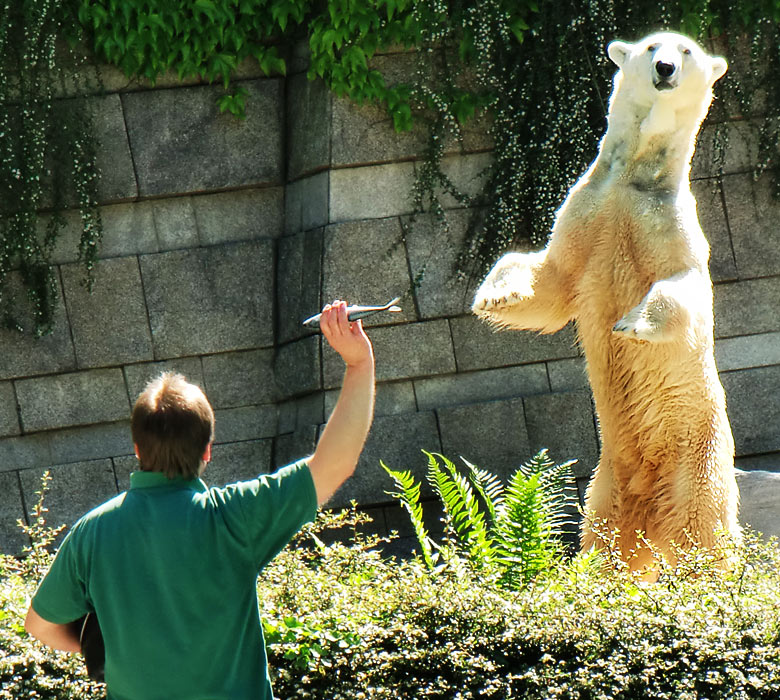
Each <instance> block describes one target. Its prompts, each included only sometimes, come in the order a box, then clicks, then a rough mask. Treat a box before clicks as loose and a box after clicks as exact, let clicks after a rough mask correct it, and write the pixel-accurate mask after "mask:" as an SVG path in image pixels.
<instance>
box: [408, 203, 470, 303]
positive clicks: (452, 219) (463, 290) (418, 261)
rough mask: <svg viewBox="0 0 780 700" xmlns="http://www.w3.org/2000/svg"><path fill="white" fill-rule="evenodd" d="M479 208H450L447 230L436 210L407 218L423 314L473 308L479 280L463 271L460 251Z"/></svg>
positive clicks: (416, 290)
mask: <svg viewBox="0 0 780 700" xmlns="http://www.w3.org/2000/svg"><path fill="white" fill-rule="evenodd" d="M475 216H477V212H475V211H474V210H472V209H454V210H452V211H448V212H447V225H448V226H449V230H447V229H446V228H445V227H444V225H443V224H442V223H440V222H438V221H436V218H435V217H434V216H433V215H432V214H423V215H419V216H416V217H414V218H412V219H407V220H405V222H404V225H405V227H406V236H405V238H406V249H407V252H408V255H409V267H410V268H411V274H412V278H413V280H414V287H413V293H414V298H415V300H416V302H417V308H418V309H419V310H420V317H421V318H436V317H441V316H456V315H458V314H465V313H470V312H471V302H472V301H473V299H474V292H475V291H476V288H477V286H478V285H479V280H477V279H476V278H474V277H473V276H471V277H466V276H464V275H461V274H459V272H458V270H457V262H458V254H459V253H460V252H461V250H462V248H463V244H464V241H465V239H466V231H467V229H468V226H469V224H470V223H471V221H472V219H473V217H475Z"/></svg>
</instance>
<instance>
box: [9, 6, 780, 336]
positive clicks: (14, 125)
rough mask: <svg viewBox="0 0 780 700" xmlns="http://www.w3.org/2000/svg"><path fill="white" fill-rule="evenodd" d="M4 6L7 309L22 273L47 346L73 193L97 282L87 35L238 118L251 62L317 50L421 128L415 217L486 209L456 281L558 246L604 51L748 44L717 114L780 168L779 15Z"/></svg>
mask: <svg viewBox="0 0 780 700" xmlns="http://www.w3.org/2000/svg"><path fill="white" fill-rule="evenodd" d="M0 7H2V14H0V188H2V192H3V193H4V195H5V196H4V197H3V199H2V202H0V212H2V219H1V220H0V225H1V226H2V229H1V230H0V233H1V234H2V245H1V246H0V294H1V295H2V303H1V306H2V309H1V310H2V313H3V318H4V319H5V322H6V324H7V325H9V324H10V325H18V321H17V320H16V315H15V314H14V313H12V311H13V309H12V307H13V303H12V302H13V298H12V297H11V295H10V292H9V291H8V289H9V284H8V282H9V277H8V276H9V273H10V272H11V271H12V270H19V272H20V274H21V277H22V279H23V281H24V284H25V286H26V288H27V291H28V296H29V297H30V300H31V301H32V305H33V307H34V317H35V324H34V325H35V328H36V330H37V332H45V331H46V330H48V329H49V328H50V327H51V322H52V318H53V310H54V304H55V302H56V294H55V292H56V282H55V277H54V274H53V269H52V267H51V265H50V263H49V261H50V255H51V251H52V249H53V246H54V243H55V241H56V238H57V234H58V232H59V231H60V229H61V227H62V220H61V218H59V217H58V216H56V215H55V216H52V217H50V221H49V223H48V225H47V226H46V227H42V226H41V219H40V217H39V212H41V211H43V210H52V211H58V210H61V209H62V208H64V207H66V206H68V205H72V202H71V200H72V199H73V197H74V195H75V198H76V199H77V200H78V206H79V210H80V212H81V217H82V224H83V236H82V243H81V249H80V252H81V257H82V258H83V259H84V261H85V263H86V265H87V270H88V271H91V268H92V265H93V264H94V260H95V257H96V254H97V243H98V241H99V238H100V230H101V229H100V219H99V215H98V209H97V204H96V202H97V199H96V194H95V193H96V182H97V172H96V167H95V156H94V153H95V148H94V140H93V138H94V137H92V136H91V130H90V125H89V124H90V122H89V120H88V119H85V118H84V113H83V112H84V109H83V105H79V104H78V102H77V101H74V100H62V99H57V95H58V92H57V84H58V83H62V82H63V80H64V73H63V69H61V68H60V65H61V54H62V53H63V52H64V53H65V54H68V55H69V60H70V61H71V62H72V61H73V56H72V52H69V51H68V50H67V48H65V49H62V48H61V47H59V50H58V45H57V42H56V41H55V39H56V37H57V36H58V35H60V34H63V33H64V34H65V35H68V36H71V37H83V38H84V39H85V40H86V41H87V43H88V44H89V45H90V47H91V49H92V51H93V52H94V54H95V56H96V57H97V58H98V59H99V60H103V61H108V62H110V63H113V64H116V65H117V66H119V67H121V68H122V70H124V71H125V73H126V74H127V75H128V76H133V77H142V78H145V79H147V80H149V81H150V82H152V83H154V81H156V80H157V79H158V78H159V77H160V76H161V75H162V74H164V73H167V72H174V73H175V74H177V75H178V76H179V78H180V79H183V78H197V79H200V80H204V81H207V82H220V83H221V84H222V86H223V88H224V93H223V94H222V95H221V96H220V97H219V100H218V103H219V107H220V109H221V110H222V111H227V112H231V113H232V114H235V115H236V116H239V117H240V116H243V115H244V113H245V110H246V108H247V105H246V100H247V96H248V92H247V91H246V90H245V89H244V88H242V87H241V86H240V84H238V85H236V84H234V82H233V80H234V77H235V75H236V71H237V70H238V69H239V67H240V65H241V64H242V62H244V61H245V60H247V59H254V60H256V61H257V62H258V63H259V65H260V67H261V68H262V70H264V71H265V72H266V73H267V74H272V73H274V74H285V73H286V69H287V56H288V55H289V53H290V51H291V50H292V48H293V47H294V46H295V44H296V43H297V42H299V41H300V40H301V39H305V40H307V41H308V47H309V52H310V63H309V70H308V75H309V77H310V78H311V79H315V78H321V79H323V80H324V81H325V82H326V84H327V85H328V86H329V88H330V89H331V90H332V91H333V92H334V93H335V94H336V95H339V96H345V97H348V98H350V99H352V100H354V101H356V102H358V103H364V102H376V103H379V104H382V105H384V106H385V108H386V109H387V110H388V112H389V114H390V116H391V117H392V120H393V123H394V125H395V128H396V129H397V130H399V131H404V130H408V129H411V128H413V127H414V126H415V124H417V123H419V122H423V123H424V124H425V125H426V126H425V128H426V129H427V134H428V146H427V148H426V150H425V153H423V154H421V162H420V164H419V168H418V178H417V182H416V184H415V188H414V191H413V193H412V196H413V198H414V206H415V209H416V210H417V211H418V212H422V211H431V212H433V214H434V215H435V216H436V218H437V219H438V220H439V221H441V222H442V223H444V225H446V213H445V211H444V208H443V205H442V204H441V196H442V194H443V193H448V194H450V195H452V196H454V197H455V198H456V200H457V201H459V202H461V203H462V204H463V205H465V206H473V205H477V204H478V205H485V207H484V211H485V213H484V215H483V216H481V217H480V219H479V225H478V224H477V220H476V219H475V222H474V224H473V225H472V227H471V230H470V231H469V235H468V237H467V240H466V243H465V246H464V249H463V251H462V253H461V257H460V268H461V270H473V269H474V267H475V266H481V267H484V266H486V265H488V264H490V263H492V262H493V261H494V260H495V258H496V256H497V255H498V254H500V253H501V252H502V251H503V250H505V249H506V248H508V247H510V246H517V245H523V244H525V245H527V244H529V243H530V244H532V245H539V244H541V243H543V242H544V241H545V240H546V238H547V235H548V233H549V231H550V228H551V225H552V222H553V217H554V214H555V211H556V210H557V209H558V207H559V205H560V203H561V201H562V200H563V197H564V196H565V193H566V192H567V190H568V189H569V188H570V187H571V185H572V184H573V182H574V181H575V180H576V179H577V177H579V175H580V174H581V173H582V172H583V171H584V169H585V168H586V167H587V165H588V163H589V162H590V161H591V160H592V159H593V157H594V156H595V153H596V149H597V146H598V142H599V139H600V136H601V134H602V133H603V129H604V123H605V120H604V119H605V114H606V102H607V99H608V96H609V91H610V80H611V76H612V74H613V72H614V67H613V66H612V65H610V64H609V61H608V59H607V58H606V54H605V46H606V44H607V43H608V42H609V41H610V40H611V39H613V38H616V37H620V38H623V39H627V40H632V39H637V38H639V37H641V36H642V35H644V34H646V33H648V32H650V31H655V30H659V29H670V30H676V31H681V32H683V33H686V34H689V35H691V36H694V37H695V38H697V39H698V40H699V41H701V42H703V43H705V44H707V43H708V42H710V41H711V39H712V38H713V37H720V36H726V37H727V40H728V42H729V44H730V52H733V53H734V55H738V54H742V53H743V52H744V47H742V46H739V47H738V46H737V42H738V41H740V40H742V41H744V37H745V36H747V37H749V41H750V47H749V53H750V65H749V66H748V70H747V71H745V75H743V76H741V77H740V80H731V81H729V80H725V81H723V84H722V85H720V84H719V85H718V86H717V91H718V95H719V96H720V97H722V98H724V99H722V100H720V101H719V102H716V104H715V106H714V108H713V112H712V115H713V117H714V120H715V121H718V120H720V121H723V120H724V119H726V118H727V115H726V113H725V110H724V108H723V106H722V105H723V102H726V103H727V104H729V105H731V106H733V105H737V108H738V110H739V111H740V113H741V115H742V116H743V117H746V118H747V117H750V118H755V117H759V119H758V120H757V123H759V124H760V127H759V137H758V150H759V154H758V155H759V157H758V166H757V173H760V172H763V171H765V170H776V169H777V166H778V158H780V155H779V154H778V149H777V143H778V142H779V141H780V3H778V2H777V0H666V2H664V3H663V4H661V5H658V4H652V3H651V4H648V3H636V2H627V1H626V0H564V1H563V2H558V1H557V0H449V1H448V2H445V1H444V0H323V1H322V2H317V3H315V2H313V1H312V0H195V1H194V2H191V3H171V2H168V1H167V0H15V2H13V3H12V2H11V0H0ZM19 38H21V40H19ZM388 51H411V52H413V55H414V62H415V70H414V72H413V75H410V76H409V77H408V79H407V80H406V81H404V82H396V83H393V82H392V81H391V80H390V78H389V76H387V75H384V74H383V73H382V72H381V71H380V70H379V69H378V68H377V65H379V64H378V63H377V62H376V61H375V57H376V56H377V54H378V53H380V52H388ZM85 92H88V91H86V90H85ZM757 95H759V96H760V99H761V102H759V100H758V98H757V97H756V96H757ZM759 105H761V106H760V107H759ZM759 111H760V114H759V113H757V112H759ZM87 116H88V115H87ZM475 117H480V118H484V119H485V123H486V124H488V126H487V129H488V132H489V135H490V137H491V138H492V142H493V145H494V149H493V155H494V158H493V164H492V166H491V167H490V168H489V171H488V172H487V173H486V178H485V181H486V187H485V189H484V193H483V197H482V198H479V199H476V200H474V199H472V198H469V197H468V196H466V195H465V194H463V193H461V192H459V191H458V190H457V188H456V187H455V186H454V184H453V183H452V182H451V181H450V180H449V179H448V178H447V177H446V175H445V174H444V172H443V170H442V167H441V163H442V158H443V156H444V154H445V153H446V152H447V150H448V149H449V148H451V146H452V143H453V142H457V141H458V140H459V139H462V138H463V133H462V127H463V125H464V124H465V123H466V122H468V121H469V120H471V119H473V118H475ZM55 124H58V125H59V124H63V125H64V126H63V127H61V128H57V129H55V128H54V125H55ZM723 133H725V130H721V133H720V136H719V138H718V139H717V144H718V148H716V154H717V153H720V156H721V158H720V161H719V163H720V167H722V163H723V154H724V152H725V151H724V149H725V146H724V139H723V136H722V134H723ZM716 165H718V163H717V162H716ZM63 168H64V169H65V170H66V171H67V173H68V174H67V176H65V177H64V176H63V175H62V169H63ZM63 182H65V183H70V184H69V187H70V190H69V191H68V192H66V191H64V190H63V189H62V188H61V187H60V186H59V185H60V183H63ZM775 182H776V185H777V187H776V189H778V194H780V185H778V182H780V180H778V179H777V178H776V179H775ZM49 192H51V196H48V193H49ZM41 228H43V229H44V230H43V231H41V230H40V229H41Z"/></svg>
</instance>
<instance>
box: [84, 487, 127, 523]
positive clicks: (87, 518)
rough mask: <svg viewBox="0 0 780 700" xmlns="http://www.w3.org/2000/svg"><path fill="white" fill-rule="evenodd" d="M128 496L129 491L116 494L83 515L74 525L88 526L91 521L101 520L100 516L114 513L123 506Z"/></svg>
mask: <svg viewBox="0 0 780 700" xmlns="http://www.w3.org/2000/svg"><path fill="white" fill-rule="evenodd" d="M126 496H127V492H122V493H120V494H118V495H116V496H114V497H113V498H109V499H108V500H107V501H105V502H104V503H101V504H100V505H99V506H95V507H94V508H93V509H92V510H90V511H88V512H87V513H85V514H84V515H82V516H81V518H79V519H78V520H77V521H76V523H75V524H74V526H73V527H74V528H75V527H84V526H87V525H88V524H89V523H90V522H93V521H95V520H99V519H100V518H103V517H106V516H108V515H110V514H111V513H114V512H115V511H117V510H118V509H119V508H121V506H122V504H123V503H124V501H125V497H126Z"/></svg>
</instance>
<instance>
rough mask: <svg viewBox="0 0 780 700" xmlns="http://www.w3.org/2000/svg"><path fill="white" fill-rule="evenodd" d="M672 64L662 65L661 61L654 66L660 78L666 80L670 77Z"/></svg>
mask: <svg viewBox="0 0 780 700" xmlns="http://www.w3.org/2000/svg"><path fill="white" fill-rule="evenodd" d="M674 68H675V66H674V63H664V62H663V61H658V62H656V64H655V70H656V72H657V73H658V75H660V76H661V77H662V78H668V77H669V76H671V74H672V73H674Z"/></svg>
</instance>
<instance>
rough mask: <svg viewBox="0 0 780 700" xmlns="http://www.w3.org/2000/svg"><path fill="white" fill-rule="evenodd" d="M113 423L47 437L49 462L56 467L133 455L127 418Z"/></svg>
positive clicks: (56, 432)
mask: <svg viewBox="0 0 780 700" xmlns="http://www.w3.org/2000/svg"><path fill="white" fill-rule="evenodd" d="M124 418H125V420H122V421H118V422H116V423H102V424H100V425H88V426H83V427H79V428H66V429H64V430H53V431H51V432H50V433H49V434H48V437H49V444H50V446H51V454H52V459H54V460H56V462H57V463H59V464H66V463H68V462H86V461H89V460H94V459H104V458H109V457H116V456H118V455H132V454H133V438H132V436H131V434H130V421H129V418H130V414H129V413H128V414H127V415H125V416H124Z"/></svg>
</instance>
